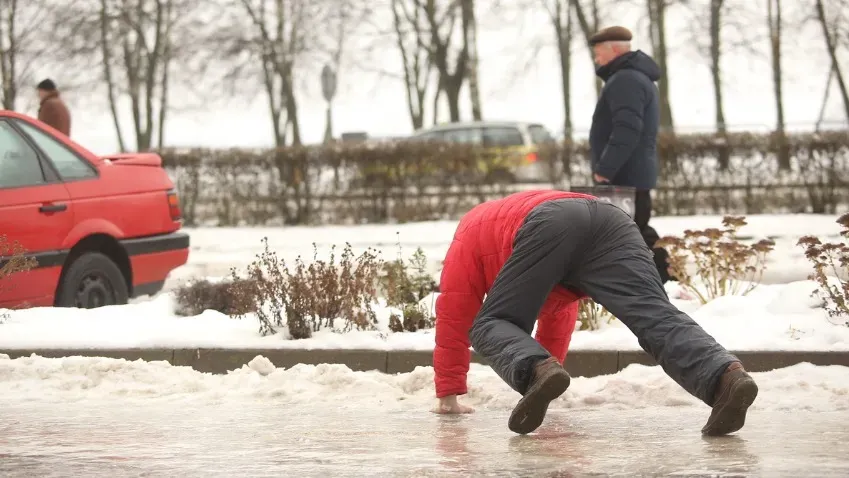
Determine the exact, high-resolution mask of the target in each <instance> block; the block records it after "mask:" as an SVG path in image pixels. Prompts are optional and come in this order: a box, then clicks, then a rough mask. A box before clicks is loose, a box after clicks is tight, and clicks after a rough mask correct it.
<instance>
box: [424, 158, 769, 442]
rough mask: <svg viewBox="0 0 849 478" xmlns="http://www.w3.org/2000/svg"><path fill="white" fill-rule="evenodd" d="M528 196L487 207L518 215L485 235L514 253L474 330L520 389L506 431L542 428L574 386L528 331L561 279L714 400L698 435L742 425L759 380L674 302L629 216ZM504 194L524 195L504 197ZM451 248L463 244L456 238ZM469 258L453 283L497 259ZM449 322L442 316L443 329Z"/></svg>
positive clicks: (492, 361) (480, 345) (582, 201)
mask: <svg viewBox="0 0 849 478" xmlns="http://www.w3.org/2000/svg"><path fill="white" fill-rule="evenodd" d="M600 171H604V172H606V171H607V170H605V169H601V170H600ZM518 194H519V195H522V194H524V195H526V196H527V195H528V194H529V193H518ZM527 201H534V202H535V205H534V206H533V208H531V209H527V210H520V209H518V208H516V207H506V208H503V209H502V208H500V207H492V208H489V209H491V210H499V211H503V212H501V213H500V214H499V218H500V217H502V216H503V217H512V216H511V215H514V216H517V217H516V218H515V219H516V221H515V223H516V227H515V228H514V227H501V228H492V229H487V230H488V231H489V234H490V236H491V237H489V238H488V239H489V240H490V241H492V242H494V243H495V244H502V245H504V247H509V248H510V253H509V255H508V256H507V259H506V261H505V262H504V263H503V265H500V266H498V269H499V271H498V274H497V275H496V276H495V280H494V281H493V283H492V285H491V286H490V287H489V289H488V290H487V291H486V298H485V299H484V300H483V304H482V306H481V307H480V309H479V310H478V312H477V314H476V316H475V318H474V320H473V322H472V327H471V329H470V330H469V339H470V342H471V344H472V346H473V347H474V349H475V351H476V352H477V353H478V354H480V355H482V356H483V357H484V359H486V362H487V363H488V364H489V365H490V366H491V367H492V369H493V370H494V371H495V372H496V373H497V374H498V375H499V376H500V377H501V378H502V379H503V380H504V381H505V382H507V384H509V385H510V387H512V388H513V389H514V390H516V391H517V392H519V393H520V394H522V399H521V400H519V403H518V404H517V405H516V407H515V408H514V409H513V413H512V414H511V415H510V420H509V422H508V427H509V428H510V430H512V431H514V432H516V433H530V432H532V431H534V430H536V428H537V427H539V426H540V425H541V424H542V422H543V420H544V418H545V414H546V411H547V410H548V405H549V403H550V402H551V401H552V400H554V399H556V398H557V397H559V396H560V395H561V394H563V392H565V391H566V389H567V388H568V387H569V384H570V380H571V379H570V377H569V374H568V373H567V372H566V370H565V369H564V368H563V367H562V366H561V365H560V363H559V361H558V358H557V357H553V356H552V355H551V353H549V352H548V351H547V350H546V348H545V347H544V346H543V345H541V344H540V343H539V342H537V341H536V340H534V338H533V337H532V336H531V332H532V330H533V327H534V323H535V322H536V320H537V316H538V315H539V313H540V310H541V309H542V308H543V305H544V304H545V302H546V300H547V298H548V296H549V293H550V292H551V291H552V289H554V288H555V286H558V285H559V286H561V287H563V288H566V290H569V291H572V292H573V293H574V295H575V297H582V296H589V297H590V298H592V299H593V300H594V301H595V302H597V303H599V304H601V305H602V306H604V307H605V308H606V309H607V310H609V311H610V312H611V313H612V314H613V315H614V316H616V317H617V318H619V320H621V321H622V323H624V324H625V325H626V326H627V327H628V329H630V330H631V332H633V333H634V335H635V336H636V337H637V339H638V341H639V344H640V346H641V347H642V348H643V350H645V351H646V352H647V353H648V354H649V355H651V356H652V357H653V358H654V360H655V361H656V362H657V363H658V364H659V365H660V366H661V367H662V368H663V370H664V372H666V374H667V375H669V377H671V378H672V379H673V380H675V382H677V383H678V384H679V385H681V387H683V388H684V389H685V390H687V392H689V393H690V394H692V395H693V396H695V397H698V398H699V399H700V400H702V401H703V402H704V403H705V404H707V405H708V406H710V407H711V408H712V412H711V414H710V417H709V418H708V420H707V423H706V424H705V425H704V427H703V428H702V433H704V434H706V435H724V434H728V433H733V432H735V431H737V430H739V429H740V428H742V427H743V425H744V423H745V419H746V412H747V410H748V407H749V406H750V405H751V404H752V402H753V401H754V400H755V397H756V396H757V394H758V387H757V385H756V384H755V381H754V380H753V379H752V377H751V376H749V375H748V374H747V373H746V371H745V370H744V369H743V365H742V363H741V362H740V360H739V359H738V358H737V357H735V356H734V355H732V354H731V353H730V352H728V351H727V350H726V349H725V348H723V347H722V346H721V345H720V344H718V343H717V342H716V340H715V339H714V338H713V337H712V336H710V335H709V334H708V333H707V332H705V330H704V329H702V328H701V327H700V326H699V324H697V323H696V322H695V321H694V320H693V319H692V318H690V317H689V316H688V315H687V314H685V313H684V312H682V311H680V310H678V308H677V307H675V306H674V305H673V304H672V303H671V302H669V298H668V297H667V295H666V291H665V290H664V288H663V283H662V282H661V280H660V276H659V275H658V273H657V268H656V267H655V264H654V261H653V259H652V252H651V250H649V248H648V247H647V246H646V243H645V241H644V240H643V237H642V236H641V235H640V231H639V229H638V228H637V225H636V224H635V223H634V221H633V219H631V217H630V216H628V214H626V213H625V212H624V211H623V210H622V209H619V208H618V207H617V206H615V205H613V204H609V203H606V202H603V201H599V200H597V199H596V198H593V197H587V198H578V197H562V198H561V197H555V196H552V195H549V196H541V195H537V196H534V197H525V198H524V199H523V200H522V201H521V202H522V203H527ZM500 202H501V203H504V204H507V203H511V204H513V203H517V202H520V201H519V200H518V199H515V200H511V199H510V197H508V198H506V199H503V200H501V201H500ZM477 214H480V212H477ZM469 227H472V226H469ZM478 240H482V239H478ZM451 247H452V248H454V247H458V248H459V247H463V243H462V242H458V241H454V242H452V246H451ZM449 254H450V252H449ZM470 261H471V262H469V263H468V264H469V265H468V267H465V268H457V267H455V268H452V271H453V272H452V273H454V274H461V275H460V276H458V277H456V278H453V279H452V281H453V282H455V283H460V282H462V281H464V280H466V281H472V280H474V279H473V278H474V275H475V274H477V273H478V271H479V270H484V271H485V270H486V269H487V268H488V267H491V266H492V264H493V263H492V260H490V258H488V257H487V258H480V259H470ZM464 271H465V272H464ZM464 273H466V274H468V275H469V277H468V278H464V277H463V276H462V274H464ZM448 279H449V278H444V280H448ZM454 292H455V295H456V293H457V292H458V290H455V291H454ZM459 292H461V291H459ZM481 295H483V294H482V293H481ZM437 320H441V319H437ZM446 326H450V325H449V324H439V323H437V328H439V327H442V328H445V327H446ZM438 333H439V332H438ZM444 337H445V335H444V334H443V338H444ZM437 340H439V338H438V339H437Z"/></svg>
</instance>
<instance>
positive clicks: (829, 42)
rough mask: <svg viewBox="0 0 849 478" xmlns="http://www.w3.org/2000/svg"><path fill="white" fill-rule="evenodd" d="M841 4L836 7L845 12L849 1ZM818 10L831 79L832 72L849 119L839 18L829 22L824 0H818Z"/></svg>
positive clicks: (848, 95)
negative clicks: (839, 44)
mask: <svg viewBox="0 0 849 478" xmlns="http://www.w3.org/2000/svg"><path fill="white" fill-rule="evenodd" d="M840 4H841V5H840V6H839V7H838V8H837V9H835V10H837V11H838V12H845V11H846V10H847V9H849V2H845V1H840ZM841 7H842V8H841ZM816 12H817V20H818V21H819V24H820V26H821V27H822V34H823V38H824V39H825V47H826V50H827V51H828V56H829V58H830V59H831V68H830V72H829V79H830V78H831V75H832V74H833V75H834V77H835V78H836V79H837V86H838V87H839V88H840V96H841V98H842V100H843V108H844V111H845V112H846V119H847V120H849V91H847V87H846V81H845V80H844V78H843V70H841V69H840V63H839V62H838V60H837V48H838V42H839V35H838V34H837V25H838V24H839V22H838V18H835V19H834V20H833V21H832V22H829V20H828V17H827V12H826V10H825V6H824V5H823V1H822V0H816ZM835 17H837V15H835ZM845 21H846V19H845V18H844V19H843V22H845ZM829 83H830V82H829Z"/></svg>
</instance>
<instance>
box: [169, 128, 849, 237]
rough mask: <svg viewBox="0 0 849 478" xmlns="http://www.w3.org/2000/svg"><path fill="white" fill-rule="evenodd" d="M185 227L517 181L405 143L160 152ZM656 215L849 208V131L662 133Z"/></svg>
mask: <svg viewBox="0 0 849 478" xmlns="http://www.w3.org/2000/svg"><path fill="white" fill-rule="evenodd" d="M159 154H160V155H161V156H162V158H163V161H164V166H165V167H166V169H167V170H168V171H169V173H170V174H171V177H172V178H173V179H174V181H175V183H176V184H177V187H178V190H179V191H180V194H181V200H182V203H183V209H184V214H185V218H186V222H187V224H188V225H220V226H233V225H274V224H327V223H330V224H344V223H368V222H387V221H398V222H404V221H420V220H432V219H456V218H458V217H459V216H461V215H462V214H463V213H465V212H466V211H468V210H469V209H470V208H471V207H473V206H474V205H476V204H478V203H480V202H482V201H485V200H488V199H493V198H497V197H502V196H504V195H506V194H509V193H511V192H514V191H516V190H518V189H520V188H521V186H520V185H516V184H512V183H511V182H510V181H509V180H507V179H506V178H505V177H504V172H505V168H504V164H505V163H504V161H505V158H508V157H510V155H511V154H518V153H516V152H511V151H507V150H505V151H502V152H500V153H496V152H493V151H491V150H488V151H484V150H482V149H480V148H476V147H473V146H468V145H458V144H445V143H433V142H428V143H425V142H413V141H385V142H379V143H370V144H355V145H350V144H334V145H331V146H312V147H291V148H282V149H276V150H249V149H221V150H214V149H190V150H176V149H170V150H163V151H160V152H159ZM658 156H659V158H660V178H659V187H658V188H657V190H656V191H655V202H654V210H655V214H657V215H686V214H757V213H775V212H813V213H835V212H837V211H838V210H841V209H843V208H845V207H846V205H847V204H849V188H847V183H849V132H847V131H829V132H823V133H817V134H811V133H806V134H791V135H787V136H778V135H774V134H767V135H760V134H753V133H733V134H728V135H726V136H718V135H678V136H672V135H662V136H661V137H660V138H659V140H658ZM538 161H539V163H540V164H541V165H542V166H543V167H544V168H545V169H544V170H545V172H546V173H545V174H546V176H547V177H548V179H549V183H550V184H542V185H539V186H537V187H556V188H560V189H569V187H571V186H587V185H590V184H591V173H590V167H589V149H588V145H587V143H586V142H564V143H559V144H553V145H551V146H548V147H545V148H544V149H543V150H541V151H539V153H538Z"/></svg>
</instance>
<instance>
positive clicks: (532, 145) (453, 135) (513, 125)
mask: <svg viewBox="0 0 849 478" xmlns="http://www.w3.org/2000/svg"><path fill="white" fill-rule="evenodd" d="M413 138H414V139H420V140H434V141H445V142H449V143H461V144H472V145H476V146H482V147H484V148H487V149H490V148H493V149H497V150H500V151H499V153H498V154H499V156H501V155H502V154H503V155H504V157H507V156H509V157H510V160H509V161H505V163H506V164H508V165H509V166H507V167H504V168H498V169H497V170H494V171H491V172H490V174H491V175H493V176H495V177H494V178H492V179H494V180H496V181H497V182H507V183H515V182H524V183H549V182H551V181H552V180H553V178H556V177H558V171H559V168H560V167H561V166H560V162H559V161H543V160H541V159H540V157H539V150H540V147H541V146H543V145H546V144H552V143H554V141H555V140H554V138H553V137H552V136H551V133H549V131H548V130H547V129H546V128H545V126H543V125H541V124H538V123H523V122H513V121H470V122H458V123H446V124H441V125H437V126H433V127H430V128H422V129H420V130H418V131H416V132H415V133H414V134H413ZM502 151H503V153H502Z"/></svg>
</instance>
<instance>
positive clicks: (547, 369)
mask: <svg viewBox="0 0 849 478" xmlns="http://www.w3.org/2000/svg"><path fill="white" fill-rule="evenodd" d="M571 380H572V379H571V378H570V377H569V374H568V373H567V372H566V370H565V369H564V368H563V367H562V366H561V365H560V363H558V362H557V358H556V357H550V358H547V359H545V360H542V361H540V362H538V363H537V364H536V365H535V366H534V372H533V375H532V376H531V381H530V385H529V386H528V390H527V391H526V392H525V396H523V397H522V399H521V400H519V403H517V404H516V407H515V408H513V413H511V414H510V421H508V422H507V427H508V428H510V431H512V432H514V433H521V434H523V435H524V434H526V433H530V432H532V431H534V430H536V429H537V428H539V426H540V425H542V421H543V420H544V419H545V414H546V412H547V411H548V404H549V403H551V401H552V400H554V399H556V398H557V397H559V396H560V395H563V392H565V391H566V389H567V388H569V383H570V382H571Z"/></svg>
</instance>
